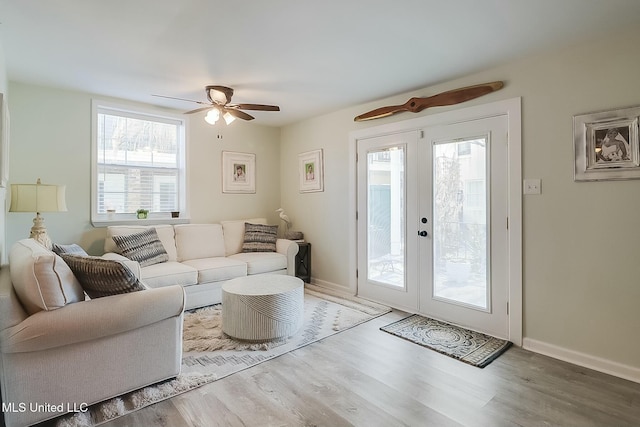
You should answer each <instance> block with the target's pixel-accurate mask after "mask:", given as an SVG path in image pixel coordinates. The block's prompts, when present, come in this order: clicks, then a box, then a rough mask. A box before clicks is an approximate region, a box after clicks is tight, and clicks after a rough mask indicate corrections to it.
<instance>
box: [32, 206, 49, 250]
mask: <svg viewBox="0 0 640 427" xmlns="http://www.w3.org/2000/svg"><path fill="white" fill-rule="evenodd" d="M29 237H30V238H32V239H33V240H35V241H36V242H38V243H40V244H41V245H42V246H44V247H45V248H47V249H51V248H52V247H53V243H52V242H51V238H49V235H48V234H47V227H45V225H44V218H43V217H41V216H40V212H38V213H36V217H35V218H34V219H33V227H31V233H29Z"/></svg>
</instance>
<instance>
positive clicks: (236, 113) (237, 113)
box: [224, 108, 255, 120]
mask: <svg viewBox="0 0 640 427" xmlns="http://www.w3.org/2000/svg"><path fill="white" fill-rule="evenodd" d="M224 111H225V112H227V113H229V114H231V115H232V116H233V117H236V118H238V119H242V120H253V119H254V118H255V117H253V116H251V115H249V114H247V113H245V112H244V111H240V110H236V109H235V108H225V109H224Z"/></svg>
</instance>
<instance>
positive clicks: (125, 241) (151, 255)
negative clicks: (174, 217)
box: [112, 228, 169, 267]
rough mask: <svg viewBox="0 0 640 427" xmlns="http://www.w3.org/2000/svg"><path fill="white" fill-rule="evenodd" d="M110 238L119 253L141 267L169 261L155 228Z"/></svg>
mask: <svg viewBox="0 0 640 427" xmlns="http://www.w3.org/2000/svg"><path fill="white" fill-rule="evenodd" d="M112 238H113V241H114V242H116V245H117V246H118V249H120V253H121V254H122V255H124V256H126V257H127V258H129V259H131V260H134V261H138V262H139V263H140V266H141V267H146V266H148V265H153V264H158V263H160V262H167V261H169V255H168V254H167V251H165V249H164V246H163V245H162V242H160V239H159V238H158V233H156V229H155V228H149V229H148V230H145V231H142V232H140V233H134V234H127V235H120V236H113V237H112Z"/></svg>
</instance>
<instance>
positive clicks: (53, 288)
mask: <svg viewBox="0 0 640 427" xmlns="http://www.w3.org/2000/svg"><path fill="white" fill-rule="evenodd" d="M183 309H184V291H183V289H182V288H180V287H179V286H168V287H164V288H162V289H147V290H144V291H141V292H132V293H126V294H120V295H112V296H107V297H103V298H97V299H91V300H85V295H84V292H83V289H82V288H81V287H80V284H79V282H78V281H77V280H76V278H75V276H74V274H73V273H72V272H71V270H70V269H69V267H68V266H67V264H66V263H65V262H64V261H63V260H62V258H61V257H59V256H58V255H56V254H55V253H53V252H52V251H50V250H48V249H46V248H45V247H44V246H42V245H40V244H39V243H37V242H36V241H35V240H33V239H24V240H20V241H18V242H17V243H15V244H14V245H13V247H12V248H11V251H10V253H9V266H3V267H2V269H0V386H1V388H2V409H3V412H4V414H3V415H4V422H5V425H6V426H7V427H17V426H26V425H31V424H34V423H38V422H41V421H44V420H47V419H50V418H53V417H56V416H58V415H62V413H65V412H67V411H72V410H74V409H81V408H85V407H86V406H85V405H91V404H94V403H97V402H100V401H103V400H106V399H110V398H112V397H115V396H118V395H120V394H123V393H127V392H130V391H133V390H136V389H139V388H142V387H145V386H147V385H150V384H154V383H156V382H159V381H163V380H166V379H168V378H172V377H175V376H176V375H178V373H179V372H180V364H181V359H182V322H183ZM59 411H60V412H59ZM0 424H1V422H0Z"/></svg>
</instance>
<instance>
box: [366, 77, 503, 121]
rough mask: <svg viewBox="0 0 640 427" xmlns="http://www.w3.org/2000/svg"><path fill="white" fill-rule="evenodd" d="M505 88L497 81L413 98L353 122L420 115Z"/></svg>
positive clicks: (370, 112) (372, 111) (379, 109)
mask: <svg viewBox="0 0 640 427" xmlns="http://www.w3.org/2000/svg"><path fill="white" fill-rule="evenodd" d="M503 86H504V83H503V82H501V81H497V82H491V83H484V84H480V85H475V86H467V87H463V88H460V89H453V90H449V91H447V92H442V93H439V94H437V95H433V96H428V97H426V98H411V99H410V100H408V101H407V102H405V103H404V104H402V105H390V106H388V107H380V108H376V109H375V110H371V111H369V112H367V113H364V114H360V115H359V116H357V117H355V118H354V119H353V120H354V121H356V122H363V121H365V120H373V119H380V118H382V117H388V116H390V115H392V114H396V113H401V112H403V111H410V112H412V113H419V112H420V111H422V110H424V109H425V108H429V107H444V106H446V105H455V104H460V103H461V102H465V101H470V100H472V99H475V98H478V97H480V96H482V95H486V94H488V93H491V92H493V91H496V90H498V89H501V88H502V87H503Z"/></svg>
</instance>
